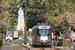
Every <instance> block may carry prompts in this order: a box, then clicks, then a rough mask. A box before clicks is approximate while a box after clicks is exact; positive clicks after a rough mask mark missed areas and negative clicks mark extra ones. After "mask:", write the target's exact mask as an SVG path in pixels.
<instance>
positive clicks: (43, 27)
mask: <svg viewBox="0 0 75 50" xmlns="http://www.w3.org/2000/svg"><path fill="white" fill-rule="evenodd" d="M39 29H49V26H39Z"/></svg>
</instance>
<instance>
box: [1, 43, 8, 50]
mask: <svg viewBox="0 0 75 50" xmlns="http://www.w3.org/2000/svg"><path fill="white" fill-rule="evenodd" d="M0 50H9V48H8V45H7V44H4V45H3V46H2V47H1V49H0Z"/></svg>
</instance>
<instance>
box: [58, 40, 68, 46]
mask: <svg viewBox="0 0 75 50" xmlns="http://www.w3.org/2000/svg"><path fill="white" fill-rule="evenodd" d="M68 44H69V42H67V41H64V47H67V46H68ZM58 46H63V41H58Z"/></svg>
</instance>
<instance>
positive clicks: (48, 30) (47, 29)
mask: <svg viewBox="0 0 75 50" xmlns="http://www.w3.org/2000/svg"><path fill="white" fill-rule="evenodd" d="M32 35H33V37H32V44H33V45H45V46H48V45H49V46H50V45H52V27H51V26H49V25H36V26H34V27H33V31H32Z"/></svg>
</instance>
